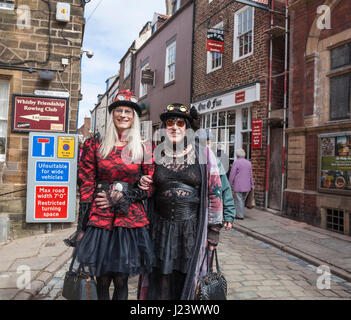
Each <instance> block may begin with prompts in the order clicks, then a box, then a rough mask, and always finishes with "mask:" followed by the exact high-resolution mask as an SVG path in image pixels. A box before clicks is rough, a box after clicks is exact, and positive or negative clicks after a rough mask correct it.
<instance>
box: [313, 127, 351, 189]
mask: <svg viewBox="0 0 351 320" xmlns="http://www.w3.org/2000/svg"><path fill="white" fill-rule="evenodd" d="M319 154H320V159H319V167H320V169H319V177H318V180H319V181H318V188H319V191H322V192H323V191H324V192H332V193H347V194H351V132H341V133H334V134H321V135H319Z"/></svg>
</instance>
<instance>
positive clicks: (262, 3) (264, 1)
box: [236, 0, 271, 10]
mask: <svg viewBox="0 0 351 320" xmlns="http://www.w3.org/2000/svg"><path fill="white" fill-rule="evenodd" d="M236 2H241V3H244V4H247V5H249V6H252V7H256V8H260V9H266V10H269V8H270V7H271V0H236Z"/></svg>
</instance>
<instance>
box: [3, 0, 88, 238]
mask: <svg viewBox="0 0 351 320" xmlns="http://www.w3.org/2000/svg"><path fill="white" fill-rule="evenodd" d="M67 4H69V6H70V8H69V9H70V10H69V11H68V12H67V9H66V11H65V10H63V11H60V12H61V13H62V14H63V16H64V17H63V20H64V19H65V18H67V19H68V21H66V22H64V21H58V19H57V17H56V9H57V1H43V0H31V1H28V0H27V1H25V0H16V1H14V0H6V1H5V0H1V1H0V39H1V40H0V194H1V197H0V213H1V218H2V219H3V221H5V222H6V221H7V222H6V223H8V222H9V223H10V225H11V229H10V230H11V233H10V235H11V236H12V237H14V236H17V235H19V234H25V230H28V231H29V232H32V230H34V229H35V228H37V229H41V228H44V227H45V226H43V225H40V224H39V225H38V224H37V225H36V226H30V225H28V224H26V223H25V212H26V208H25V204H26V182H27V181H26V180H27V156H28V132H14V130H13V129H12V125H13V123H12V122H13V114H12V112H13V108H12V105H13V100H14V97H13V95H14V94H18V95H28V96H34V95H37V96H40V95H45V96H46V95H52V94H53V93H52V92H55V95H60V96H65V97H68V98H67V101H68V105H69V107H68V112H67V116H66V124H65V132H67V133H75V132H76V129H77V117H78V101H79V100H80V99H81V94H80V87H81V84H80V82H81V68H80V59H81V46H82V39H83V33H84V24H85V19H84V18H83V11H84V4H85V1H81V0H72V1H69V2H68V3H67ZM48 92H51V93H48ZM26 125H28V124H26ZM52 128H53V130H55V128H56V129H62V128H61V125H60V128H59V127H58V126H57V127H55V126H53V127H52ZM4 194H6V195H4Z"/></svg>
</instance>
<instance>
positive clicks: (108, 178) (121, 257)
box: [76, 138, 154, 276]
mask: <svg viewBox="0 0 351 320" xmlns="http://www.w3.org/2000/svg"><path fill="white" fill-rule="evenodd" d="M143 147H144V158H143V160H142V161H140V162H142V163H141V164H135V163H131V159H130V157H129V156H128V152H126V150H127V149H126V148H124V147H115V148H114V149H113V150H112V151H111V153H110V154H109V155H108V156H107V157H106V158H105V159H103V158H102V156H101V154H100V152H99V148H100V143H99V142H98V141H97V140H95V139H93V138H91V139H88V140H87V141H86V142H85V144H84V147H83V153H82V156H81V159H80V164H79V181H80V201H81V204H80V210H81V211H86V212H85V213H87V212H88V213H89V216H88V219H86V220H87V223H82V222H80V223H81V224H82V225H83V226H82V230H84V231H85V233H84V236H83V238H82V239H81V241H79V243H78V245H77V249H76V255H77V260H78V261H79V263H81V264H83V265H84V266H87V267H90V268H91V269H92V271H93V273H94V275H96V276H101V275H104V274H108V273H117V272H120V273H125V274H129V275H136V274H140V273H143V272H149V271H150V270H151V268H152V263H153V250H152V244H151V240H150V237H149V234H148V231H147V230H146V228H145V226H146V225H148V224H149V221H148V219H147V216H146V212H145V209H144V205H143V202H142V200H145V199H147V198H148V197H149V196H150V195H151V193H152V189H153V188H151V189H150V190H149V191H142V190H140V189H139V188H138V187H137V182H138V181H139V178H140V176H141V175H153V173H154V163H153V158H152V148H151V144H145V145H144V146H143ZM118 182H119V183H120V185H121V184H122V185H123V191H121V192H122V198H121V199H120V200H119V201H117V202H116V203H114V206H113V207H110V208H108V209H101V208H99V207H98V206H97V205H96V202H95V198H96V192H97V190H96V189H97V186H99V187H101V186H102V187H103V188H105V190H106V191H107V192H108V190H109V189H111V188H112V186H113V184H114V183H115V184H116V183H118ZM81 214H82V215H83V216H84V212H83V213H81ZM81 220H82V219H81Z"/></svg>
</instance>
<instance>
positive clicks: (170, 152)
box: [164, 145, 192, 158]
mask: <svg viewBox="0 0 351 320" xmlns="http://www.w3.org/2000/svg"><path fill="white" fill-rule="evenodd" d="M191 148H192V146H191V145H189V146H187V148H186V149H184V150H181V151H180V152H175V151H174V150H171V149H169V148H167V147H165V150H164V151H165V155H166V156H167V157H169V158H179V157H184V156H185V155H186V154H187V153H188V152H189V151H190V150H191Z"/></svg>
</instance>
